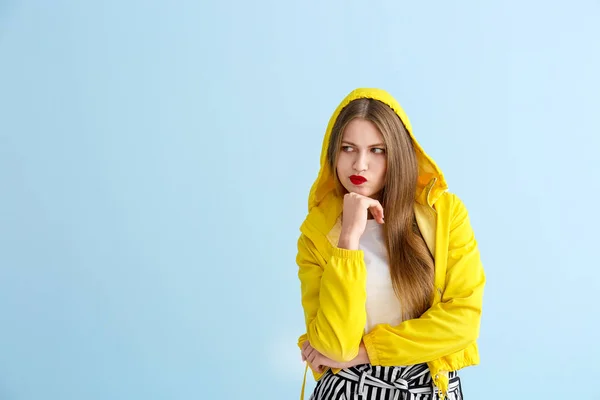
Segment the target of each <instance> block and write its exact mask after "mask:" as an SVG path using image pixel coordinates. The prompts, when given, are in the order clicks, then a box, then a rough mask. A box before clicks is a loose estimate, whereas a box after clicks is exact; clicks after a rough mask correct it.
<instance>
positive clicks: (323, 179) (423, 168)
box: [308, 88, 448, 211]
mask: <svg viewBox="0 0 600 400" xmlns="http://www.w3.org/2000/svg"><path fill="white" fill-rule="evenodd" d="M361 98H369V99H375V100H379V101H381V102H382V103H385V104H387V105H388V106H390V107H391V108H392V110H394V111H395V112H396V114H397V115H398V116H399V117H400V119H401V120H402V122H403V123H404V126H405V127H406V130H407V131H408V133H409V134H410V137H411V139H412V141H413V144H414V147H415V150H416V152H417V161H418V164H419V179H418V181H417V192H416V193H415V200H416V201H417V202H418V203H420V204H422V205H429V206H432V205H433V204H435V202H436V200H437V199H438V198H439V196H440V195H441V194H442V193H443V192H444V191H445V190H446V189H447V188H448V185H447V184H446V180H445V179H444V175H443V174H442V171H441V170H440V168H439V167H438V166H437V164H436V163H435V161H433V159H432V158H431V157H429V156H428V155H427V153H425V151H424V150H423V148H422V147H421V145H420V144H419V143H418V142H417V140H416V139H415V137H414V135H413V132H412V127H411V125H410V121H409V120H408V117H407V116H406V114H405V113H404V110H403V109H402V107H400V104H399V103H398V102H397V101H396V99H394V98H393V97H392V96H391V95H390V94H389V93H387V92H386V91H385V90H382V89H372V88H359V89H355V90H353V91H352V92H350V93H349V94H348V95H347V96H346V97H345V98H344V100H342V102H341V103H340V105H339V106H338V107H337V108H336V110H335V112H334V113H333V115H332V116H331V118H330V120H329V124H328V125H327V131H326V132H325V137H324V138H323V147H322V150H321V168H320V170H319V175H318V177H317V179H316V181H315V182H314V183H313V185H312V188H311V190H310V195H309V197H308V210H309V211H310V210H312V208H313V207H316V206H318V205H319V204H320V203H321V201H322V200H323V199H324V198H325V197H326V196H327V195H329V194H331V193H333V191H334V188H335V184H334V179H333V174H332V171H331V169H330V168H329V166H328V165H327V146H328V145H329V137H330V136H331V130H332V129H333V125H334V124H335V121H336V119H337V117H338V115H340V112H341V111H342V109H343V108H344V107H346V106H347V105H348V103H350V102H351V101H353V100H356V99H361Z"/></svg>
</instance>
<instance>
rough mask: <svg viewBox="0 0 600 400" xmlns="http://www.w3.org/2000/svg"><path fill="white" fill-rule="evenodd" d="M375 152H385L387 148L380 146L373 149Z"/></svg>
mask: <svg viewBox="0 0 600 400" xmlns="http://www.w3.org/2000/svg"><path fill="white" fill-rule="evenodd" d="M373 152H374V153H375V154H385V149H382V148H380V147H376V148H374V149H373Z"/></svg>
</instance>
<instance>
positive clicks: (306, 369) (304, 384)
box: [300, 362, 308, 400]
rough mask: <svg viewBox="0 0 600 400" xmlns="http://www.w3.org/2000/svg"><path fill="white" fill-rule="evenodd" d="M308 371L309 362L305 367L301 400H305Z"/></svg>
mask: <svg viewBox="0 0 600 400" xmlns="http://www.w3.org/2000/svg"><path fill="white" fill-rule="evenodd" d="M307 371H308V362H307V363H306V368H304V380H303V381H302V391H300V400H304V386H306V372H307Z"/></svg>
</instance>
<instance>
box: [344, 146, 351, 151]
mask: <svg viewBox="0 0 600 400" xmlns="http://www.w3.org/2000/svg"><path fill="white" fill-rule="evenodd" d="M342 151H346V152H347V151H352V146H342Z"/></svg>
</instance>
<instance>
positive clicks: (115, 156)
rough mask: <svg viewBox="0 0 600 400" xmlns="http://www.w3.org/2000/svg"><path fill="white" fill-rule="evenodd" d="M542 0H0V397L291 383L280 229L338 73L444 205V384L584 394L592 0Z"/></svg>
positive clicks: (206, 390) (598, 55)
mask: <svg viewBox="0 0 600 400" xmlns="http://www.w3.org/2000/svg"><path fill="white" fill-rule="evenodd" d="M566 3H567V2H559V1H550V2H548V1H525V2H522V1H516V0H512V1H504V2H487V3H484V2H478V1H465V2H446V1H437V2H419V3H417V2H400V1H392V0H389V1H373V2H370V3H369V5H367V3H366V2H363V1H360V2H359V1H335V2H317V1H310V2H307V1H301V2H300V1H298V2H285V1H283V2H282V1H252V2H250V1H248V2H242V1H237V2H217V1H212V2H202V1H201V2H196V1H180V2H169V1H166V0H163V1H115V0H112V1H102V2H83V1H71V2H69V1H60V0H55V1H52V2H42V1H40V2H34V1H16V0H3V1H0V185H1V192H0V193H1V194H0V344H1V348H0V360H1V361H0V399H3V400H4V399H6V400H25V399H40V400H41V399H43V400H49V399H56V400H66V399H77V400H80V399H90V400H91V399H102V400H105V399H295V398H297V397H298V393H299V390H300V384H301V378H302V373H303V365H302V363H301V361H300V354H299V351H298V350H297V348H296V339H297V336H298V335H299V334H300V333H302V332H303V330H304V328H303V316H302V309H301V306H300V297H299V282H298V278H297V276H296V273H297V266H296V264H295V255H296V247H295V246H296V239H297V236H298V234H299V231H298V228H299V225H300V223H301V222H302V220H303V218H304V216H305V213H306V199H307V195H308V190H309V188H310V185H311V184H312V182H313V179H314V178H315V177H316V173H317V169H318V158H319V153H320V148H321V140H322V136H323V133H324V131H325V128H326V125H327V122H328V119H329V117H330V115H331V113H332V112H333V110H334V109H335V107H336V106H337V104H338V102H339V101H340V100H341V99H342V98H343V97H344V96H345V95H346V94H347V93H348V92H349V91H350V90H352V89H353V88H355V87H361V86H371V87H382V88H385V89H387V90H388V91H389V92H391V93H392V94H393V95H394V96H395V97H396V98H397V99H398V100H399V101H400V103H401V104H402V105H403V106H404V108H405V109H406V111H407V113H408V115H409V116H410V118H411V120H412V123H413V126H414V130H415V134H416V136H417V137H418V138H419V140H420V142H421V144H422V145H423V146H424V148H425V149H426V151H427V152H428V153H429V154H430V155H431V156H432V157H434V159H435V160H436V161H437V162H438V164H439V165H440V166H441V167H442V169H443V170H444V172H445V174H446V177H447V179H448V181H449V184H450V188H451V191H453V192H455V193H457V194H458V195H459V196H460V197H461V198H462V199H463V201H464V202H465V203H466V205H467V207H468V209H469V212H470V215H471V219H472V224H473V226H474V229H475V231H476V234H477V238H478V240H479V244H480V248H481V252H482V257H483V261H484V265H485V268H486V272H487V277H488V284H487V287H486V293H485V302H484V316H483V321H482V328H481V338H480V348H481V360H482V363H481V365H480V366H478V367H474V368H468V369H466V370H464V371H463V372H462V377H463V384H464V393H465V396H466V398H467V399H468V400H471V399H483V398H485V399H489V400H492V399H506V398H511V399H541V398H544V399H558V398H572V399H600V394H599V392H598V388H597V379H598V376H600V375H599V372H600V368H599V367H598V366H599V365H600V364H599V362H598V359H599V358H600V346H599V345H598V343H597V339H596V340H595V338H597V337H598V332H597V328H596V327H597V319H598V317H599V313H598V308H597V296H598V291H599V290H600V284H599V278H600V273H599V272H598V267H599V266H600V263H599V262H598V256H597V255H598V240H597V239H598V228H597V227H598V224H599V223H600V219H599V217H598V205H597V203H598V196H599V195H600V187H599V183H598V175H599V173H600V167H599V163H598V159H599V156H598V151H599V150H600V139H599V133H600V123H599V122H598V115H599V112H598V109H599V108H600V97H599V95H598V93H600V78H599V77H598V71H600V48H599V47H600V45H599V43H600V24H599V23H598V21H599V20H600V4H599V3H598V1H592V0H589V1H573V2H570V3H569V4H566ZM313 386H314V383H313V382H312V381H311V382H310V383H309V389H310V388H312V387H313ZM307 398H308V396H307Z"/></svg>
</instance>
